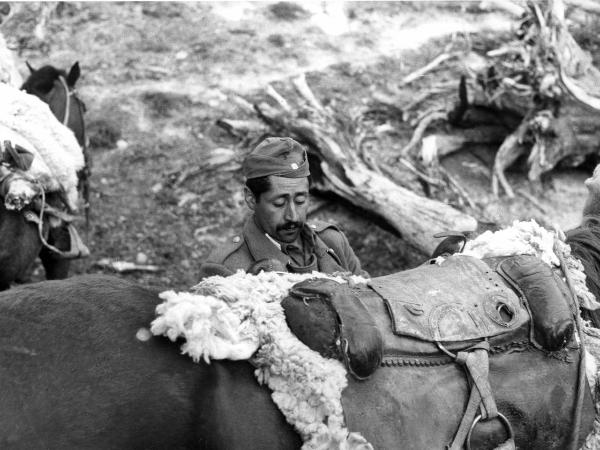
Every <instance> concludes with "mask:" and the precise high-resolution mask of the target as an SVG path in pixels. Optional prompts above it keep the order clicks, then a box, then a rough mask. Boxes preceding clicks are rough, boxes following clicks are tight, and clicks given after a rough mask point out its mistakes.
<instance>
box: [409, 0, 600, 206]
mask: <svg viewBox="0 0 600 450" xmlns="http://www.w3.org/2000/svg"><path fill="white" fill-rule="evenodd" d="M523 11H524V12H525V13H526V15H525V16H523V17H521V26H520V27H519V29H518V32H517V39H516V40H515V41H513V42H510V43H508V44H506V45H504V46H503V47H502V48H499V49H497V50H493V51H490V52H488V53H487V54H486V55H485V57H479V58H477V57H473V55H472V54H469V55H467V57H466V58H465V59H464V65H465V67H467V72H468V73H469V74H470V77H469V78H468V79H467V78H466V77H465V78H463V79H462V80H461V82H460V86H459V95H458V97H459V100H458V102H457V103H456V105H455V106H454V108H453V109H452V110H451V111H447V112H444V115H445V120H447V121H448V122H449V123H451V124H452V125H456V126H457V127H462V128H464V127H465V122H468V119H467V116H468V117H469V118H473V117H475V116H477V115H479V116H480V119H479V122H480V123H478V124H477V126H478V127H479V128H478V129H479V130H485V128H484V127H485V126H498V125H499V124H498V121H497V118H498V117H504V118H508V122H512V124H511V123H505V124H504V125H506V126H507V130H508V131H507V132H506V135H505V137H504V139H503V140H502V142H501V143H500V146H499V148H498V152H497V154H496V158H495V163H494V168H493V173H492V189H493V191H494V193H495V194H496V195H498V194H499V193H500V187H502V188H503V189H504V191H505V192H506V194H507V195H508V196H509V197H513V196H514V193H513V190H512V188H511V187H510V185H509V183H508V182H507V180H506V177H505V176H504V172H505V170H506V169H507V168H508V167H509V166H511V165H512V164H513V163H514V162H515V161H516V160H517V159H518V158H519V157H520V156H521V155H525V154H528V159H527V164H528V169H529V173H528V178H529V180H530V181H532V182H534V183H537V182H539V180H540V178H541V176H542V174H544V173H545V172H548V171H550V170H552V169H553V168H554V167H555V166H556V165H557V164H558V163H559V162H560V161H564V160H565V159H567V160H568V161H569V163H570V164H571V165H573V166H575V165H578V164H580V163H581V162H583V161H584V160H585V158H586V157H587V156H588V155H589V154H598V152H599V150H600V126H599V125H600V112H599V111H600V71H598V70H597V69H596V68H595V67H594V66H593V65H592V60H591V56H590V55H589V54H588V53H587V52H585V51H584V50H582V49H581V48H580V47H579V45H578V44H577V42H576V41H575V39H574V38H573V37H572V35H571V34H570V33H569V30H568V29H567V25H566V21H565V13H564V5H563V3H562V1H561V0H553V1H552V0H551V1H549V2H548V4H547V10H546V11H542V9H541V7H540V3H537V2H530V3H529V4H528V9H526V10H525V9H524V10H523ZM490 113H491V114H490ZM515 118H518V122H516V123H515V122H514V119H515ZM486 120H487V122H486ZM417 131H419V132H420V136H417V137H418V138H421V137H422V135H423V134H424V133H423V130H418V127H417ZM500 131H501V130H500ZM458 133H459V134H458V135H459V136H460V133H463V134H465V133H466V132H465V131H459V132H458ZM474 136H475V137H477V138H478V142H482V143H484V142H490V141H492V140H493V139H492V136H489V135H488V136H487V139H486V138H485V137H484V136H483V135H482V133H481V132H479V133H475V134H474ZM496 136H497V135H496ZM422 142H423V145H422V147H421V153H422V154H421V156H422V158H423V160H424V161H425V162H428V161H432V160H433V159H435V157H436V156H437V157H441V156H444V155H446V154H449V153H451V152H453V151H456V150H458V149H460V139H457V138H456V137H455V136H452V137H444V136H439V135H436V136H435V139H432V138H431V137H425V138H424V139H423V140H422ZM413 147H416V145H414V146H413ZM407 150H408V151H412V148H409V149H407ZM405 153H407V152H405Z"/></svg>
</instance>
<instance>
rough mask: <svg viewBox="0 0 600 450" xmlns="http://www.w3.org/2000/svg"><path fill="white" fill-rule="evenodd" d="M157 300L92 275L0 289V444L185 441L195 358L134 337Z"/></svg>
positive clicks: (168, 444) (190, 423) (179, 444)
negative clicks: (0, 396)
mask: <svg viewBox="0 0 600 450" xmlns="http://www.w3.org/2000/svg"><path fill="white" fill-rule="evenodd" d="M157 302H158V298H157V296H156V294H155V293H153V292H150V291H148V290H145V289H143V288H140V287H137V286H134V285H133V284H131V283H128V282H125V281H123V280H119V279H118V278H111V277H95V276H92V277H82V278H75V279H71V280H63V281H52V282H45V283H38V284H33V285H27V286H23V287H20V288H16V289H14V290H11V291H7V292H6V293H2V294H0V385H1V386H2V387H3V388H2V392H3V394H2V401H1V402H0V447H2V448H191V447H194V443H193V438H194V436H193V435H191V434H190V430H193V429H194V426H195V424H194V417H193V411H194V404H193V403H194V399H193V398H192V396H191V395H190V392H193V391H194V387H195V384H197V383H199V382H200V381H201V377H200V376H199V375H201V369H200V367H201V366H198V365H195V364H193V363H192V362H191V361H188V360H187V359H186V358H182V357H181V356H180V355H179V354H178V352H177V350H176V348H175V347H173V346H172V345H169V343H168V342H164V340H163V339H158V338H150V339H149V340H147V341H145V342H144V341H142V340H139V339H137V338H136V332H137V331H138V330H139V329H140V328H143V327H147V326H148V325H149V323H150V321H151V319H152V317H153V309H154V306H155V304H156V303H157ZM167 424H168V426H166V425H167Z"/></svg>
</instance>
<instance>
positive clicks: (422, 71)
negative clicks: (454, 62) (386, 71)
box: [400, 52, 461, 86]
mask: <svg viewBox="0 0 600 450" xmlns="http://www.w3.org/2000/svg"><path fill="white" fill-rule="evenodd" d="M460 54H461V53H458V52H453V53H442V54H441V55H438V56H437V57H436V58H435V59H434V60H433V61H431V62H430V63H429V64H427V65H425V66H423V67H421V68H420V69H417V70H415V71H414V72H412V73H410V74H408V75H406V76H405V77H404V78H402V81H400V86H404V85H407V84H408V83H412V82H413V81H415V80H416V79H417V78H421V77H422V76H423V75H425V74H426V73H427V72H430V71H432V70H433V69H435V68H436V67H438V66H439V65H440V64H442V63H443V62H445V61H448V60H449V59H452V58H456V57H458V56H460Z"/></svg>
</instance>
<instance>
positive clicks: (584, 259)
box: [566, 216, 600, 327]
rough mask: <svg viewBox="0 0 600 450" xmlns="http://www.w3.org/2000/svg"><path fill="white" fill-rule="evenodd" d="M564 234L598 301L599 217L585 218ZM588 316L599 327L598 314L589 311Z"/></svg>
mask: <svg viewBox="0 0 600 450" xmlns="http://www.w3.org/2000/svg"><path fill="white" fill-rule="evenodd" d="M566 234H567V239H566V243H567V244H569V245H570V246H571V252H572V253H573V256H576V257H577V258H579V260H580V261H581V263H582V264H583V268H584V271H585V277H586V284H587V287H588V289H589V290H590V291H591V293H592V294H594V296H595V297H596V299H597V300H598V299H600V217H598V216H586V217H584V218H583V221H582V222H581V225H579V226H578V227H577V228H574V229H572V230H570V231H567V233H566ZM589 315H590V319H591V320H592V322H593V323H594V326H596V327H600V312H595V311H590V312H589Z"/></svg>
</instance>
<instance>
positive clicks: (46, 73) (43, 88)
mask: <svg viewBox="0 0 600 450" xmlns="http://www.w3.org/2000/svg"><path fill="white" fill-rule="evenodd" d="M27 67H28V68H29V71H30V72H31V73H30V75H29V78H27V80H25V83H23V86H21V89H22V90H24V91H25V92H27V93H28V94H32V95H35V96H37V97H39V98H40V99H42V100H43V101H44V102H46V103H48V105H49V106H50V110H51V111H52V113H53V114H54V115H55V116H56V118H57V119H58V120H59V121H61V122H62V123H63V125H65V126H67V127H69V128H70V129H71V130H72V131H73V133H75V137H76V138H77V141H78V142H79V145H81V146H82V147H85V144H86V142H85V140H86V136H85V122H84V118H83V114H84V113H85V110H86V108H85V103H83V101H82V100H81V99H80V98H79V97H78V96H77V91H76V90H75V83H76V82H77V80H78V79H79V76H80V74H81V71H80V69H79V63H78V62H76V63H75V64H73V66H72V67H71V69H70V70H69V73H68V74H67V72H66V71H64V70H59V69H56V68H55V67H53V66H44V67H41V68H40V69H34V68H33V67H32V66H31V65H30V64H29V63H27Z"/></svg>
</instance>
